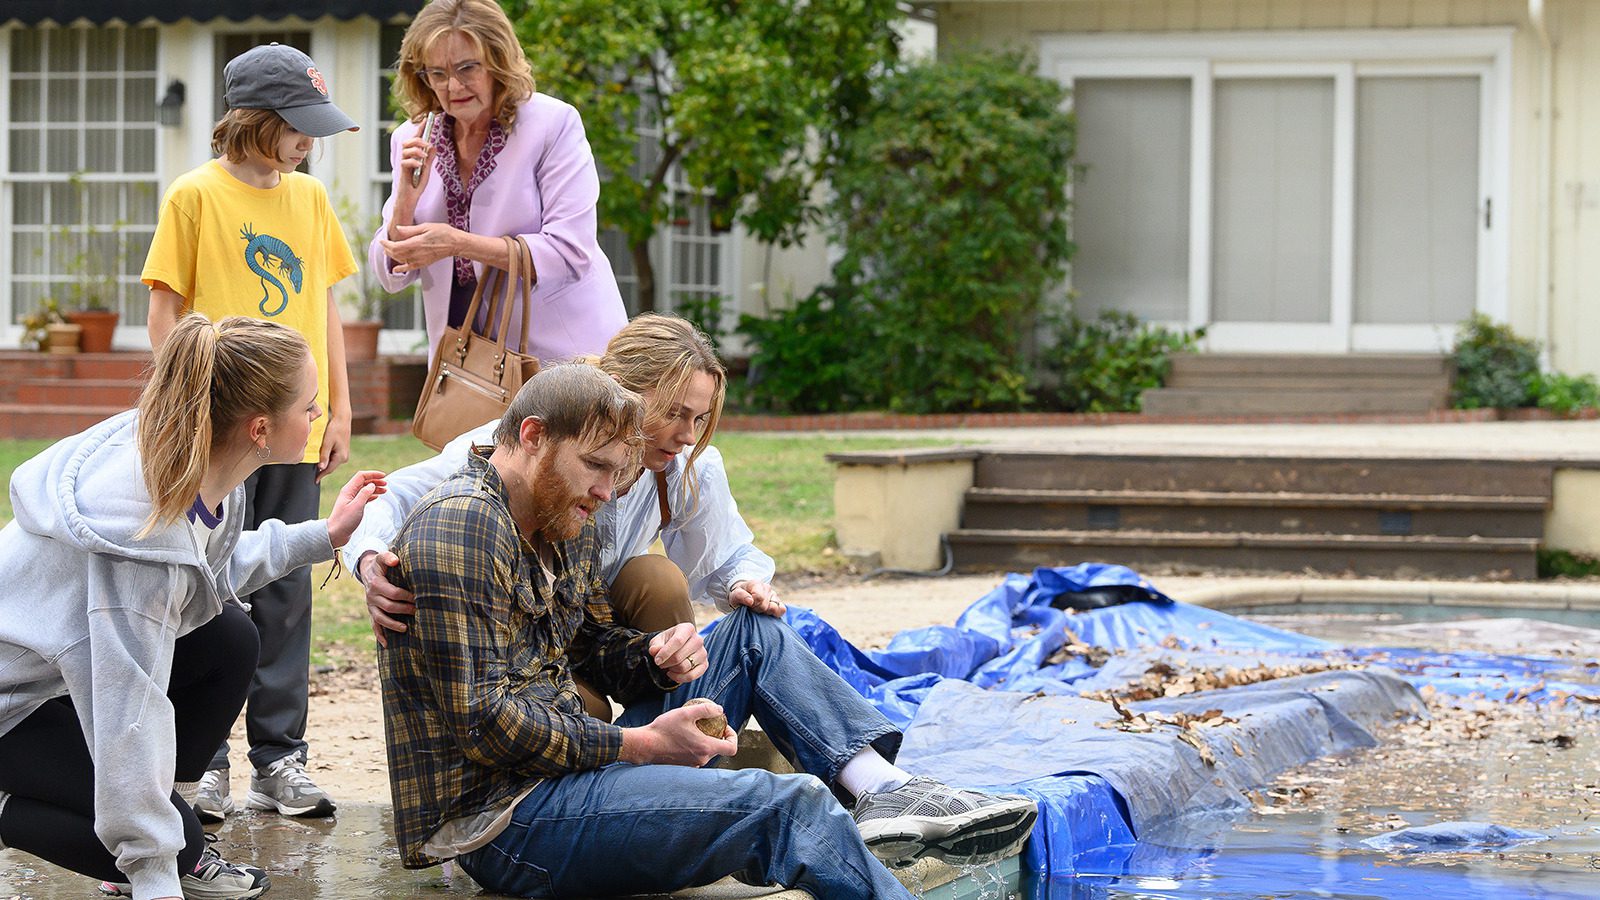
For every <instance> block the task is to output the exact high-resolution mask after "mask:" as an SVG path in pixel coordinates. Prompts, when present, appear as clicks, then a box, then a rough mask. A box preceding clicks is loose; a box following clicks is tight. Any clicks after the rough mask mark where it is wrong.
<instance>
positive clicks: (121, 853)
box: [0, 315, 384, 900]
mask: <svg viewBox="0 0 1600 900" xmlns="http://www.w3.org/2000/svg"><path fill="white" fill-rule="evenodd" d="M316 393H317V370H316V366H315V364H314V363H313V362H312V360H311V355H310V350H309V348H308V347H307V345H306V342H305V340H304V339H303V338H301V337H300V336H299V335H298V334H296V333H295V332H293V331H291V330H289V329H287V328H284V327H282V326H280V325H275V324H272V323H270V322H265V321H260V320H254V319H246V318H229V319H224V320H222V321H221V322H220V323H217V324H215V325H213V324H212V323H211V322H210V321H208V320H207V319H205V318H204V317H203V316H199V315H189V316H186V317H184V318H183V319H182V320H181V321H180V322H179V323H178V325H177V326H176V327H175V328H174V330H173V332H172V334H171V336H170V337H169V338H168V340H167V341H166V342H165V343H164V344H163V345H162V347H161V349H160V351H159V352H158V353H157V355H156V358H155V363H154V371H153V373H152V375H151V378H150V383H149V385H148V386H147V387H146V388H145V390H144V393H143V395H142V396H141V397H140V400H139V408H138V409H137V410H130V411H128V412H126V413H122V414H120V415H117V416H113V417H112V418H110V419H107V420H106V421H104V422H101V423H100V424H98V425H95V426H94V427H92V428H90V429H89V430H87V431H85V432H83V433H82V434H79V435H76V436H74V437H70V438H66V439H65V440H62V441H61V442H59V443H57V444H55V445H54V446H52V447H51V448H49V449H48V450H45V451H44V452H43V453H41V454H39V455H38V456H36V457H34V458H33V459H31V460H28V461H27V462H25V463H23V464H22V465H21V466H18V467H17V470H16V472H15V473H14V474H13V475H12V478H11V502H12V506H13V509H14V515H15V518H14V519H13V521H12V522H11V523H10V524H8V525H6V526H5V528H4V530H0V572H5V573H6V581H5V584H4V586H0V846H9V847H15V848H17V849H19V850H23V851H26V852H28V853H32V854H34V855H35V856H38V857H40V858H43V859H46V860H48V861H50V862H52V863H55V864H56V865H59V866H62V867H63V868H66V869H70V870H72V871H75V872H79V873H82V874H84V875H88V876H91V877H93V878H98V879H103V880H104V881H105V882H106V884H105V885H104V886H103V888H102V889H103V890H107V891H110V892H115V893H122V894H132V895H133V896H134V897H137V898H140V900H144V898H176V897H179V896H186V897H188V898H189V900H195V898H235V897H256V896H259V895H260V894H261V893H263V892H264V891H266V889H267V885H268V883H267V876H266V873H265V872H263V871H261V870H260V869H258V868H256V867H254V866H249V865H240V864H236V863H231V862H228V861H226V860H224V859H222V858H221V857H220V856H218V855H217V853H216V852H215V851H214V850H212V849H210V848H209V847H208V845H207V843H206V841H205V836H204V834H203V832H202V831H201V829H200V822H199V820H198V819H197V818H196V817H195V812H194V809H193V807H192V806H191V804H192V802H193V794H194V791H195V790H196V788H197V786H198V780H199V778H200V776H201V774H202V773H203V772H204V770H205V766H206V763H207V762H208V761H209V760H210V758H211V754H212V752H213V751H214V750H215V749H216V748H217V745H218V744H219V743H220V742H221V741H222V739H223V738H224V737H225V736H226V735H227V733H228V730H229V728H230V727H231V726H232V724H233V721H234V719H235V718H236V717H237V716H238V714H239V709H240V707H241V706H243V704H244V698H245V690H246V688H247V687H248V685H249V682H250V677H251V673H252V672H253V671H254V670H255V660H256V648H257V637H256V629H255V626H254V625H253V624H252V623H251V621H250V618H249V616H248V615H246V614H245V612H244V611H243V610H242V609H241V608H240V606H239V599H238V598H239V595H241V594H246V595H247V594H249V593H250V592H251V591H253V590H255V589H256V588H257V587H260V586H261V585H263V584H266V583H268V582H271V581H273V580H275V579H277V578H279V577H281V576H282V575H284V574H286V573H288V572H290V571H292V570H294V569H297V568H299V567H301V566H306V565H310V564H312V563H316V562H322V561H325V560H328V559H332V558H333V554H334V550H335V548H337V547H339V546H341V545H343V544H344V542H345V541H346V540H347V539H348V538H349V536H350V532H351V531H352V530H354V529H355V527H356V525H357V524H359V523H360V521H361V515H362V510H363V508H364V507H365V505H366V504H367V502H368V501H369V500H371V499H372V498H373V497H374V496H376V495H378V494H381V493H382V492H383V490H384V478H383V475H382V473H379V472H359V473H357V474H356V475H355V477H353V478H351V480H350V482H349V483H348V484H347V485H345V487H344V489H343V490H341V491H340V492H339V498H338V500H337V501H335V503H334V507H333V512H332V514H331V515H330V516H329V517H328V518H327V519H325V520H321V521H314V522H304V523H301V524H298V525H285V524H283V523H282V522H279V521H276V520H269V521H267V522H265V523H263V524H262V525H261V527H260V528H259V529H258V530H254V531H244V530H243V528H242V525H243V523H244V521H245V518H246V513H245V509H244V492H243V490H242V488H241V487H240V486H241V485H242V484H243V483H244V480H245V479H246V478H247V477H249V476H250V474H251V473H253V472H255V471H256V469H258V468H260V467H261V466H264V465H270V464H273V463H293V462H299V461H300V459H301V457H302V455H303V454H304V452H305V444H306V438H307V436H308V435H309V434H310V432H311V423H312V422H313V421H315V420H316V419H317V417H318V416H320V415H321V414H322V410H321V409H319V408H318V406H317V402H316Z"/></svg>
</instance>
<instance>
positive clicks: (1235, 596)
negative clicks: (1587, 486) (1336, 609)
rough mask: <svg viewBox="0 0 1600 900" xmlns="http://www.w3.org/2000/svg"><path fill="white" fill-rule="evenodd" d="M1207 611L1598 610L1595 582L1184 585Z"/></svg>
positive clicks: (1190, 599) (1599, 589)
mask: <svg viewBox="0 0 1600 900" xmlns="http://www.w3.org/2000/svg"><path fill="white" fill-rule="evenodd" d="M1181 599H1182V600H1184V601H1185V602H1187V603H1193V604H1195V605H1197V606H1205V607H1209V608H1211V609H1241V608H1250V607H1254V606H1280V605H1291V604H1296V603H1335V604H1337V603H1352V604H1354V603H1365V604H1408V605H1416V604H1421V605H1428V606H1468V607H1471V606H1477V607H1486V608H1488V607H1493V608H1496V609H1506V610H1518V609H1525V610H1579V611H1584V612H1600V584H1589V583H1586V582H1584V583H1580V582H1561V583H1556V584H1528V583H1525V582H1485V581H1386V580H1377V579H1373V580H1347V581H1340V580H1329V579H1312V578H1305V579H1300V578H1262V579H1228V580H1226V581H1221V582H1219V583H1217V584H1212V585H1197V586H1192V587H1189V588H1188V589H1187V590H1185V591H1184V592H1183V596H1182V598H1181Z"/></svg>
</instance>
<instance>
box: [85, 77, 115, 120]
mask: <svg viewBox="0 0 1600 900" xmlns="http://www.w3.org/2000/svg"><path fill="white" fill-rule="evenodd" d="M119 93H120V92H119V91H118V90H117V79H115V78H90V79H88V80H87V81H85V82H84V83H83V99H84V103H83V108H84V118H85V119H86V120H87V121H90V122H115V121H117V95H118V94H119Z"/></svg>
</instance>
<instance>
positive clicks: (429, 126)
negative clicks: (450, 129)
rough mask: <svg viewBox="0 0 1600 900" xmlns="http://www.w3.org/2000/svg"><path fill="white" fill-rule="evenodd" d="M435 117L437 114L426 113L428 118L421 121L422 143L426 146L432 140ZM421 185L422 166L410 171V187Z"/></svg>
mask: <svg viewBox="0 0 1600 900" xmlns="http://www.w3.org/2000/svg"><path fill="white" fill-rule="evenodd" d="M437 115H438V113H428V117H427V118H426V119H423V120H422V143H424V144H427V143H428V142H429V141H430V140H432V139H433V119H434V117H435V116H437ZM421 183H422V166H417V167H416V168H415V169H412V170H411V186H412V187H416V186H417V185H419V184H421Z"/></svg>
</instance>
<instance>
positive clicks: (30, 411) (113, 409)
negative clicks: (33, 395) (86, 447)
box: [0, 403, 127, 438]
mask: <svg viewBox="0 0 1600 900" xmlns="http://www.w3.org/2000/svg"><path fill="white" fill-rule="evenodd" d="M126 409H127V407H126V406H74V405H71V404H48V405H44V404H35V403H0V438H63V437H66V436H68V435H71V434H77V433H78V432H80V431H82V430H84V429H85V428H88V427H89V426H90V425H93V424H95V423H96V422H101V421H104V420H105V419H107V418H110V417H111V416H114V415H116V414H117V413H120V412H123V411H124V410H126Z"/></svg>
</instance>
